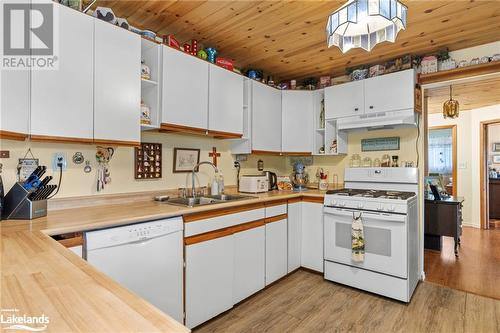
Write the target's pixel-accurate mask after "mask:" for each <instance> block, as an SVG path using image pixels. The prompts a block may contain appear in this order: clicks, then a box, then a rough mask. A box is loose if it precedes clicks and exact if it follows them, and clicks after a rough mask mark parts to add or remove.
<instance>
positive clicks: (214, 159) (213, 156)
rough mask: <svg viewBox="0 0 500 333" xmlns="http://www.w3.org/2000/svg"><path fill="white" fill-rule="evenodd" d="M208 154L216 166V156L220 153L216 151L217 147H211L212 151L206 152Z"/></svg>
mask: <svg viewBox="0 0 500 333" xmlns="http://www.w3.org/2000/svg"><path fill="white" fill-rule="evenodd" d="M208 156H209V157H211V158H212V161H213V162H212V163H213V164H214V165H215V166H217V157H220V153H218V152H217V147H212V152H210V153H208Z"/></svg>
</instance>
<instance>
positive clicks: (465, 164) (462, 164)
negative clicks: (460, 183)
mask: <svg viewBox="0 0 500 333" xmlns="http://www.w3.org/2000/svg"><path fill="white" fill-rule="evenodd" d="M458 168H459V169H467V162H459V163H458Z"/></svg>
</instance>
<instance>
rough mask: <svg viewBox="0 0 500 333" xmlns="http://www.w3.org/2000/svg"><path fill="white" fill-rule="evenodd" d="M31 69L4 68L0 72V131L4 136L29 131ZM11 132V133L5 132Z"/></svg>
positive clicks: (22, 133)
mask: <svg viewBox="0 0 500 333" xmlns="http://www.w3.org/2000/svg"><path fill="white" fill-rule="evenodd" d="M29 77H30V72H29V70H2V71H1V73H0V80H1V83H0V88H1V91H0V103H1V104H0V110H1V113H0V131H2V136H4V135H5V137H8V136H7V135H6V134H11V135H12V134H17V135H20V137H19V138H22V137H23V136H26V135H27V134H28V133H29V112H30V96H29V92H30V87H29V84H30V81H29ZM5 132H9V133H5Z"/></svg>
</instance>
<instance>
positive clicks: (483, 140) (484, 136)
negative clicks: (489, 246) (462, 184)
mask: <svg viewBox="0 0 500 333" xmlns="http://www.w3.org/2000/svg"><path fill="white" fill-rule="evenodd" d="M497 123H500V118H499V119H493V120H486V121H482V122H481V123H480V124H479V126H480V127H479V210H480V214H481V216H480V218H479V220H480V227H481V229H489V227H490V223H489V209H488V204H489V202H488V184H487V182H488V173H487V163H486V157H487V156H488V128H487V126H488V125H491V124H497Z"/></svg>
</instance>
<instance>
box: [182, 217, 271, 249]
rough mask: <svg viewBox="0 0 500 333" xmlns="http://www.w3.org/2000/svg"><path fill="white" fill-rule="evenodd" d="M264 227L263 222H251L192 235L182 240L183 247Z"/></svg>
mask: <svg viewBox="0 0 500 333" xmlns="http://www.w3.org/2000/svg"><path fill="white" fill-rule="evenodd" d="M263 225H265V220H264V219H262V220H257V221H252V222H247V223H242V224H238V225H235V226H231V227H227V228H223V229H218V230H213V231H209V232H205V233H203V234H199V235H194V236H190V237H185V238H184V245H193V244H196V243H201V242H206V241H209V240H212V239H216V238H221V237H226V236H229V235H232V234H235V233H238V232H242V231H245V230H250V229H254V228H258V227H261V226H263Z"/></svg>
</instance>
